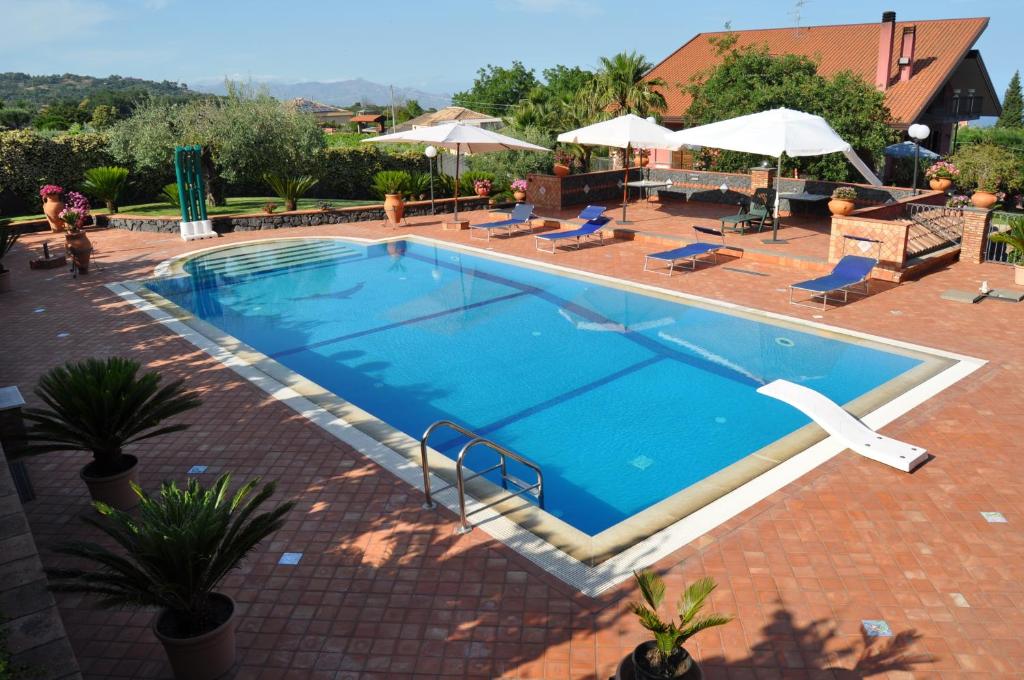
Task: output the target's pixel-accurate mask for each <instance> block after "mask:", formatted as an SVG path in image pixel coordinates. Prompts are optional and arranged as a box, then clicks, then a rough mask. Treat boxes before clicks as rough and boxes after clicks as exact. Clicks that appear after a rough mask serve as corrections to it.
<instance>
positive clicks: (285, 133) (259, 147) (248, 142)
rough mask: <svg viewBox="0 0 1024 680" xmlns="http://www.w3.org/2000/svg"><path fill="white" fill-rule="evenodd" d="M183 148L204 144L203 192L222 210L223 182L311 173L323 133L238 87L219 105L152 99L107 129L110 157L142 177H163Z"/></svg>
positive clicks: (308, 118)
mask: <svg viewBox="0 0 1024 680" xmlns="http://www.w3.org/2000/svg"><path fill="white" fill-rule="evenodd" d="M182 144H200V145H202V147H203V150H204V159H203V160H204V171H205V173H206V181H207V191H208V193H209V195H210V198H211V200H213V202H214V203H215V204H216V205H223V199H224V196H223V186H224V182H232V183H243V182H253V183H255V182H259V181H260V178H261V177H262V176H263V174H264V173H266V172H273V173H275V174H279V175H283V176H296V175H304V174H308V173H309V172H310V169H311V168H312V167H314V165H315V163H316V161H317V155H318V154H319V152H320V151H321V150H322V149H323V148H324V136H323V133H322V132H321V130H320V127H319V126H318V125H317V123H316V121H315V119H314V118H313V117H312V116H310V115H308V114H303V113H300V112H297V111H296V110H295V109H294V108H293V107H289V106H286V105H284V104H282V103H281V102H279V101H277V100H276V99H274V98H273V97H271V96H270V95H269V94H267V93H266V92H263V91H261V92H254V91H252V90H250V89H247V88H244V87H241V86H238V85H236V84H229V88H228V96H227V97H224V98H222V99H217V100H213V99H210V100H196V101H192V102H188V103H185V104H168V103H166V102H159V101H150V102H148V103H146V104H143V105H142V106H140V107H139V108H138V109H137V110H136V112H135V114H134V115H133V116H132V117H131V118H129V119H127V120H124V121H121V122H119V123H117V124H115V125H114V126H113V127H112V128H110V149H111V153H112V154H113V156H114V158H115V159H117V160H118V162H121V163H124V164H130V165H131V166H132V167H134V168H137V169H139V170H141V171H143V172H145V171H151V172H154V173H161V172H166V169H167V168H168V167H170V166H171V164H172V163H173V152H174V147H175V145H182Z"/></svg>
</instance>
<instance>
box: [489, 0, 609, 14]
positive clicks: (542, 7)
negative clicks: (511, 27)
mask: <svg viewBox="0 0 1024 680" xmlns="http://www.w3.org/2000/svg"><path fill="white" fill-rule="evenodd" d="M498 5H499V6H501V7H505V8H512V9H515V10H518V11H522V12H534V13H538V14H551V13H554V12H570V13H572V14H590V15H593V14H601V8H600V7H598V6H597V5H596V4H595V3H593V2H588V1H587V0H503V1H502V2H499V3H498Z"/></svg>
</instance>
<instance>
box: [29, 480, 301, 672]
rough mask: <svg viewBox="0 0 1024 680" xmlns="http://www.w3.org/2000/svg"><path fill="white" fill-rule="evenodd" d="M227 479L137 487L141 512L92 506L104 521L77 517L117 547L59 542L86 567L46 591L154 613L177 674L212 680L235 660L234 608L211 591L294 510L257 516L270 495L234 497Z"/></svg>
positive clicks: (246, 490)
mask: <svg viewBox="0 0 1024 680" xmlns="http://www.w3.org/2000/svg"><path fill="white" fill-rule="evenodd" d="M229 482H230V477H229V476H228V475H223V476H221V477H220V478H219V479H218V480H217V481H216V482H215V483H214V484H213V485H212V486H210V487H209V488H203V486H202V485H200V484H199V482H198V480H196V479H191V480H189V482H188V485H187V486H186V487H185V488H184V489H182V488H179V487H178V486H177V484H175V483H174V482H164V484H163V485H161V487H160V492H159V495H155V496H150V495H148V494H146V493H145V492H143V491H142V490H141V489H140V488H139V487H138V486H136V485H133V491H134V492H135V494H136V495H137V496H138V499H139V509H138V512H137V513H133V514H128V513H125V512H123V511H120V510H117V509H115V508H112V507H110V506H109V505H106V504H104V503H96V504H95V505H96V509H97V510H99V513H100V515H101V517H100V518H98V519H97V518H93V517H83V520H84V521H85V522H87V523H89V524H90V525H92V526H94V527H96V528H98V529H99V530H101V531H102V532H103V533H105V534H106V535H107V536H108V537H110V538H111V539H112V540H113V542H114V543H115V544H116V545H117V546H118V549H116V550H111V549H109V548H107V547H104V546H101V545H97V544H95V543H86V542H76V543H68V544H65V545H62V546H59V547H58V548H57V549H56V550H57V552H58V553H61V554H64V555H68V556H71V557H74V558H78V559H80V560H84V561H85V562H88V563H89V565H88V567H79V568H61V569H51V570H48V572H47V573H48V575H49V577H50V582H51V588H53V589H54V590H58V591H63V592H73V593H86V594H92V595H97V596H99V598H100V599H99V606H101V607H132V608H135V607H159V608H160V609H161V612H160V614H159V616H158V617H157V618H156V620H155V621H154V623H153V630H154V632H155V634H156V637H157V639H159V640H160V642H161V643H162V644H163V645H164V650H165V651H166V652H167V656H168V659H169V660H170V662H171V667H172V669H173V670H174V675H175V677H176V678H179V679H180V680H212V679H213V678H217V677H220V676H221V675H224V674H225V673H226V672H227V671H229V670H230V669H231V667H232V666H233V665H234V661H235V625H234V624H235V620H234V619H235V616H234V614H235V603H234V601H233V600H232V599H231V598H230V597H229V596H227V595H224V594H222V593H219V592H217V589H218V587H219V585H220V583H221V581H222V580H223V579H224V577H225V576H227V575H228V573H229V572H231V571H232V570H234V569H236V568H237V567H238V566H239V565H240V564H241V562H242V559H243V558H244V557H245V556H246V555H247V554H248V553H250V552H251V551H252V550H253V549H254V548H255V547H256V546H257V545H258V544H259V543H260V542H261V541H262V540H263V539H264V538H266V537H267V536H269V535H270V534H272V533H273V532H275V531H277V530H278V529H279V528H281V526H282V524H283V523H284V516H285V514H286V513H287V512H288V511H289V510H291V508H292V507H293V506H294V503H292V502H290V501H289V502H286V503H282V504H280V505H278V506H276V507H275V508H273V509H272V510H270V511H268V512H262V513H260V512H258V511H259V509H260V506H261V505H262V504H263V503H265V502H266V501H267V500H268V499H269V498H270V497H271V496H272V495H273V493H274V484H273V483H268V484H266V485H264V486H263V487H262V488H260V489H259V490H258V491H257V489H256V487H257V486H258V485H259V480H258V479H256V480H252V481H250V482H248V483H246V484H245V485H243V486H241V487H240V488H239V489H237V490H236V491H234V492H233V493H232V492H231V490H230V488H229Z"/></svg>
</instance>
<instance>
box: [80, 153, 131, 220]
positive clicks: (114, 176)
mask: <svg viewBox="0 0 1024 680" xmlns="http://www.w3.org/2000/svg"><path fill="white" fill-rule="evenodd" d="M126 186H128V168H121V167H118V166H116V165H104V166H100V167H98V168H90V169H89V170H86V171H85V173H84V181H83V182H82V188H83V189H85V191H86V192H87V193H89V194H91V195H93V196H95V197H96V198H98V199H100V200H101V201H103V202H104V203H105V204H106V205H107V210H108V211H109V212H110V214H112V215H113V214H114V213H116V212H117V202H118V199H120V198H121V193H122V192H123V191H124V189H125V187H126Z"/></svg>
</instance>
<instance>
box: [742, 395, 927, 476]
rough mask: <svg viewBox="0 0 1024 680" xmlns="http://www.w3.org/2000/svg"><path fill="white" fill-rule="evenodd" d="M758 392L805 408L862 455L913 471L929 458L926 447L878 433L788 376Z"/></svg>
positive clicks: (799, 407)
mask: <svg viewBox="0 0 1024 680" xmlns="http://www.w3.org/2000/svg"><path fill="white" fill-rule="evenodd" d="M757 391H758V393H759V394H763V395H765V396H766V397H772V398H773V399H778V400H779V401H784V402H786V403H787V404H789V405H790V406H792V407H794V408H796V409H799V410H800V411H803V412H804V414H806V415H807V416H808V417H809V418H810V419H811V420H813V421H814V422H815V423H817V424H818V425H819V426H821V428H822V429H823V430H825V431H826V432H828V433H829V434H830V435H832V436H833V437H835V438H836V439H838V440H839V441H841V442H842V443H843V444H845V445H846V446H847V447H848V448H850V449H851V450H852V451H854V452H856V453H859V454H860V455H862V456H864V457H866V458H870V459H871V460H876V461H878V462H879V463H885V464H886V465H889V466H892V467H894V468H896V469H897V470H902V471H903V472H910V471H911V470H913V469H914V468H915V467H917V466H918V465H920V464H921V463H923V462H924V461H925V460H927V458H928V452H927V450H926V449H922V448H919V447H917V446H911V445H910V444H906V443H904V442H901V441H897V440H895V439H890V438H889V437H885V436H883V435H880V434H878V433H877V432H875V431H874V430H872V429H871V428H870V427H868V426H867V425H865V424H864V423H862V422H860V421H859V420H857V419H856V418H854V417H853V416H852V415H850V414H849V413H847V412H846V410H845V409H843V407H842V406H840V405H839V404H837V403H835V402H834V401H832V400H831V399H829V398H828V397H826V396H825V395H824V394H822V393H821V392H817V391H815V390H812V389H811V388H809V387H804V386H803V385H797V384H796V383H792V382H789V381H788V380H773V381H772V382H770V383H768V384H767V385H763V386H761V387H759V388H757Z"/></svg>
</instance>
